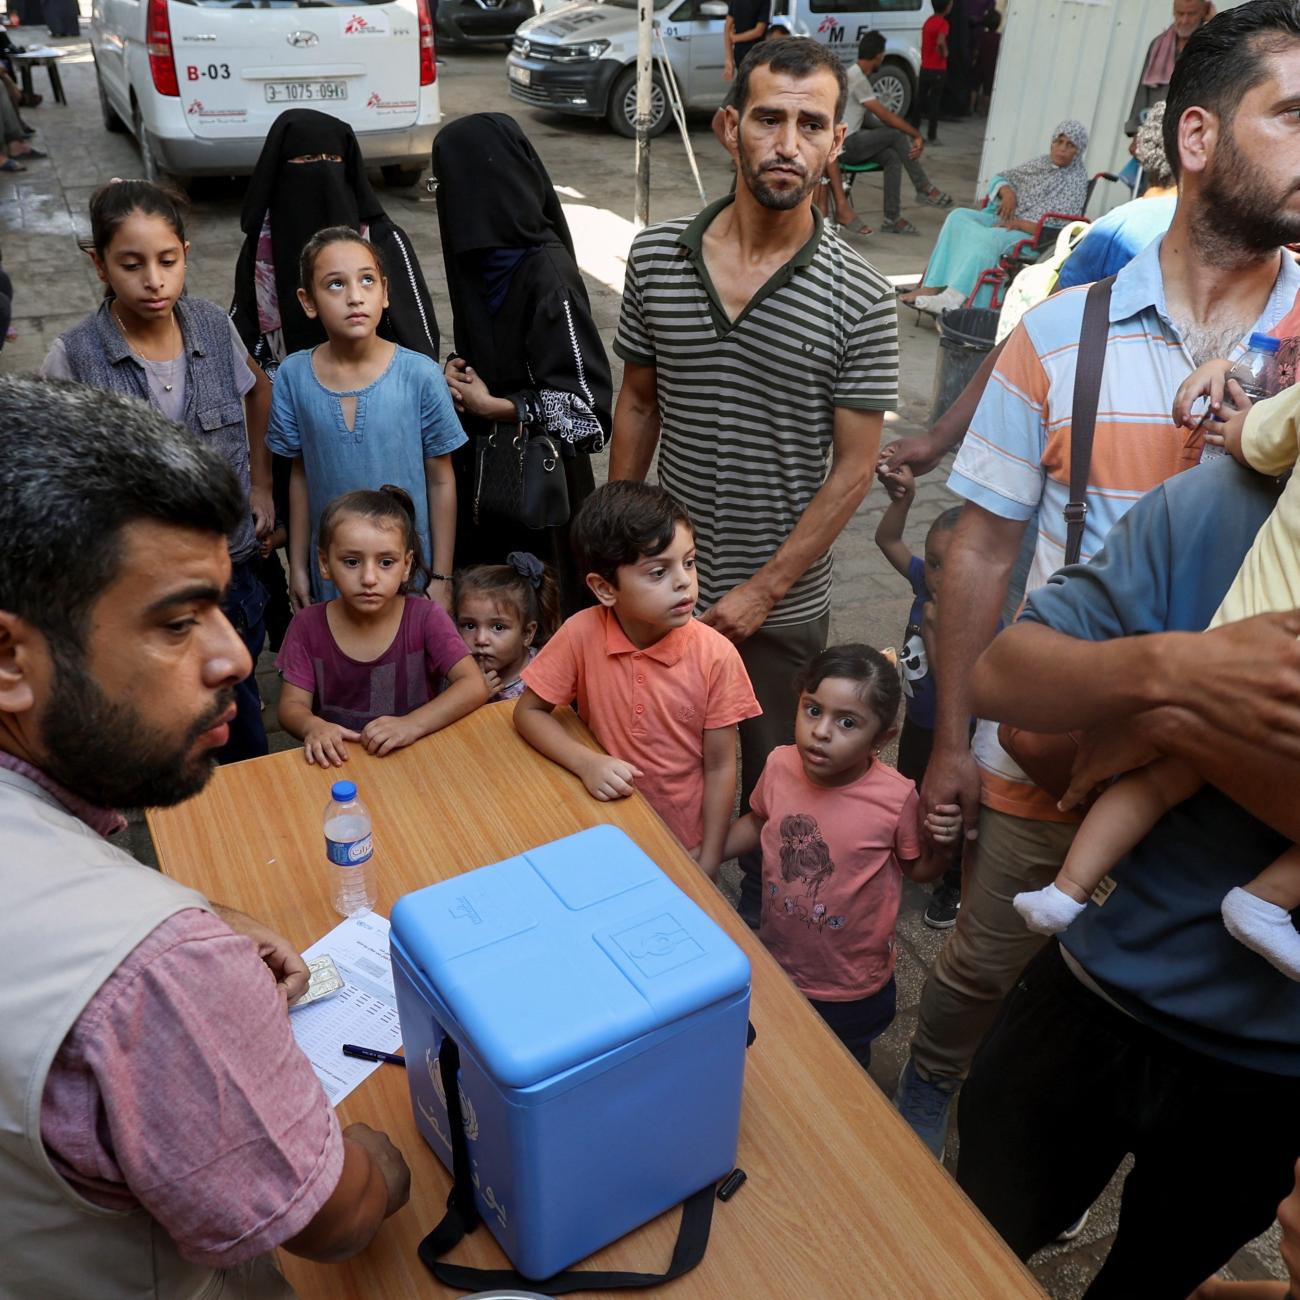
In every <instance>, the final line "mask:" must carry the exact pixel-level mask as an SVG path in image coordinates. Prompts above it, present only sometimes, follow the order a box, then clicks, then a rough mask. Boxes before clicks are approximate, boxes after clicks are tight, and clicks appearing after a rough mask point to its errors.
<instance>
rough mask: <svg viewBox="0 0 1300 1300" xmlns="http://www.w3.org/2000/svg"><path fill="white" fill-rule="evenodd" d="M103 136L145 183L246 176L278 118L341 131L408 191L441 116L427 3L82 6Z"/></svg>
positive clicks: (244, 0) (302, 0) (146, 1)
mask: <svg viewBox="0 0 1300 1300" xmlns="http://www.w3.org/2000/svg"><path fill="white" fill-rule="evenodd" d="M90 40H91V51H92V54H93V56H94V60H95V79H96V81H97V83H98V86H99V105H100V111H101V113H102V115H103V119H104V125H105V127H107V128H108V129H109V130H110V131H121V130H129V131H131V132H132V134H133V135H134V136H135V138H136V141H137V143H138V144H139V146H140V160H141V165H142V168H143V171H144V174H145V176H147V177H149V178H151V179H153V178H156V177H158V176H160V175H162V174H163V173H167V174H170V175H172V176H175V177H181V178H183V177H188V176H230V175H239V174H241V173H247V172H250V171H251V170H252V168H253V164H254V163H255V162H256V161H257V156H258V154H259V152H260V151H261V148H262V141H263V140H264V139H265V138H266V132H267V130H268V128H269V127H270V125H271V123H272V122H274V121H275V119H276V118H277V117H278V116H279V115H280V114H281V113H282V112H283V111H284V110H285V109H286V108H301V107H313V108H320V109H322V110H324V111H326V112H328V113H331V114H332V115H334V116H335V117H339V118H341V119H343V120H344V121H346V122H347V123H348V124H349V125H350V126H351V127H352V129H353V130H354V131H355V132H356V134H357V139H358V141H360V144H361V150H362V153H363V154H364V155H365V157H366V160H367V161H368V162H370V163H372V164H374V165H376V166H379V167H380V168H382V170H383V174H384V179H385V180H386V181H387V182H388V184H390V185H413V184H415V182H416V181H417V180H418V179H419V176H420V173H421V171H422V170H423V169H424V167H425V166H426V165H427V163H428V160H429V150H430V148H431V146H432V144H433V136H434V132H435V131H436V129H437V125H438V121H439V118H440V116H441V114H440V112H439V106H438V84H437V65H436V61H435V56H434V35H433V15H432V10H431V6H430V0H276V3H275V6H274V8H271V7H267V8H256V9H255V8H252V7H250V6H249V4H248V0H93V8H92V11H91V38H90Z"/></svg>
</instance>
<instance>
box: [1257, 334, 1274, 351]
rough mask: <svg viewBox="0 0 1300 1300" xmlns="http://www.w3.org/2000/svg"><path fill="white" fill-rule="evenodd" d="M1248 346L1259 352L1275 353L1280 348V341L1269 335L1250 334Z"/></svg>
mask: <svg viewBox="0 0 1300 1300" xmlns="http://www.w3.org/2000/svg"><path fill="white" fill-rule="evenodd" d="M1250 346H1251V347H1252V348H1255V349H1256V350H1257V351H1259V352H1276V351H1277V350H1278V348H1280V347H1281V346H1282V340H1281V339H1275V338H1274V337H1273V336H1272V335H1271V334H1252V335H1251V336H1250Z"/></svg>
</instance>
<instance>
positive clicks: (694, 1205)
mask: <svg viewBox="0 0 1300 1300" xmlns="http://www.w3.org/2000/svg"><path fill="white" fill-rule="evenodd" d="M459 1069H460V1050H459V1048H457V1046H456V1044H455V1042H454V1041H453V1040H452V1038H451V1037H450V1035H448V1036H445V1037H444V1038H443V1040H442V1046H441V1047H440V1048H439V1050H438V1071H439V1074H440V1075H441V1077H442V1089H443V1095H444V1096H445V1097H446V1099H447V1125H448V1127H449V1128H450V1130H451V1158H452V1187H451V1193H450V1195H449V1196H448V1197H447V1213H446V1214H445V1215H444V1216H443V1219H442V1222H441V1223H440V1224H438V1226H437V1227H436V1228H434V1230H433V1231H432V1232H431V1233H429V1235H428V1236H427V1237H425V1239H424V1240H423V1241H422V1242H420V1247H419V1253H420V1259H421V1261H422V1262H423V1263H424V1266H425V1267H426V1268H427V1269H428V1270H429V1271H430V1272H431V1273H432V1274H433V1275H434V1277H436V1278H437V1279H438V1281H439V1282H442V1283H443V1284H444V1285H446V1286H453V1287H457V1288H459V1289H460V1290H463V1291H480V1290H487V1289H496V1288H504V1287H517V1288H520V1289H522V1290H525V1291H536V1292H539V1293H540V1294H542V1295H567V1294H568V1293H569V1292H570V1291H615V1290H630V1289H632V1288H635V1287H649V1286H658V1285H661V1284H662V1283H664V1282H671V1281H672V1280H673V1279H674V1278H677V1277H681V1275H682V1274H683V1273H689V1272H690V1271H691V1269H693V1268H694V1267H695V1266H696V1264H698V1263H699V1262H700V1260H702V1259H703V1258H704V1252H705V1249H706V1248H707V1247H708V1244H709V1229H710V1227H711V1226H712V1223H713V1190H714V1184H713V1183H710V1184H709V1185H708V1186H707V1187H701V1188H700V1190H699V1191H698V1192H696V1193H695V1194H694V1195H692V1196H688V1197H687V1198H686V1200H684V1201H683V1202H682V1225H681V1228H680V1229H679V1231H678V1233H677V1245H676V1246H675V1247H674V1248H673V1257H672V1261H671V1262H670V1263H669V1265H668V1269H667V1271H666V1272H663V1273H598V1272H579V1271H576V1270H574V1269H565V1270H564V1271H563V1272H562V1273H556V1274H555V1276H554V1277H549V1278H546V1279H545V1280H544V1281H540V1282H538V1281H534V1280H533V1279H532V1278H527V1277H524V1276H523V1275H522V1274H520V1273H517V1272H515V1270H514V1269H512V1268H468V1267H465V1266H464V1265H461V1264H443V1263H440V1262H439V1261H440V1260H441V1258H442V1256H443V1255H445V1254H446V1253H447V1252H448V1251H450V1250H452V1249H454V1248H455V1246H456V1245H457V1244H458V1243H459V1242H460V1240H461V1239H462V1238H463V1237H464V1236H465V1235H466V1234H467V1233H470V1232H473V1231H474V1229H475V1228H476V1227H477V1226H478V1224H479V1215H478V1210H477V1209H476V1208H475V1206H474V1187H473V1184H472V1182H471V1180H470V1161H469V1143H468V1142H466V1140H465V1125H464V1121H463V1117H462V1114H461V1108H460V1081H459V1079H458V1078H457V1077H456V1076H457V1071H458V1070H459Z"/></svg>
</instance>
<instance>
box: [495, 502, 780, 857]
mask: <svg viewBox="0 0 1300 1300" xmlns="http://www.w3.org/2000/svg"><path fill="white" fill-rule="evenodd" d="M571 536H572V540H573V548H574V550H575V552H576V553H577V557H578V563H579V565H580V566H581V570H582V571H583V572H585V573H586V579H587V586H588V587H590V588H591V591H592V593H593V595H595V597H596V599H597V600H598V601H599V602H600V603H599V604H598V605H596V606H595V607H594V608H592V609H584V610H583V611H582V612H581V613H578V614H575V615H574V616H573V617H572V618H570V619H568V620H567V621H566V622H565V623H564V625H563V626H562V627H561V628H560V630H559V631H558V632H557V633H556V634H555V635H554V636H553V637H552V638H551V639H550V640H549V641H548V642H547V643H546V645H545V646H544V647H543V649H542V650H541V652H540V653H539V654H538V656H537V658H536V659H534V660H533V662H532V663H531V664H529V666H528V667H527V668H526V669H524V671H523V673H522V678H523V682H524V685H525V687H526V688H527V689H526V690H525V691H524V693H523V695H521V696H520V697H519V702H518V704H516V705H515V727H516V728H517V729H518V731H519V734H520V735H521V736H523V738H524V739H525V740H527V741H528V743H529V744H530V745H532V746H533V748H534V749H537V750H540V751H541V752H542V753H543V754H545V755H546V756H547V757H548V758H551V759H553V760H554V761H555V762H557V763H559V764H560V766H561V767H566V768H568V770H569V771H570V772H572V773H573V774H574V776H576V777H578V778H579V779H580V780H581V781H582V783H583V785H585V786H586V787H587V791H588V793H589V794H591V795H592V796H593V797H594V798H597V799H602V800H608V799H624V798H626V797H627V796H628V795H630V794H631V793H632V791H633V789H634V788H635V789H638V790H640V791H641V793H642V794H644V795H645V797H646V798H647V799H648V800H649V801H650V804H651V806H652V807H653V808H654V810H655V811H656V812H657V813H658V814H659V816H660V817H662V818H663V819H664V821H665V822H666V823H667V825H668V829H669V830H671V831H672V832H673V834H674V835H676V836H677V838H678V839H679V840H680V841H681V842H682V844H683V845H684V846H685V847H686V849H687V850H688V851H689V852H690V854H691V856H692V857H693V858H694V859H695V860H696V861H697V862H698V863H699V864H700V866H701V867H702V868H703V870H704V871H705V872H706V873H707V874H708V875H709V876H710V877H711V878H716V876H717V874H718V867H719V866H720V864H721V862H722V846H723V843H724V841H725V840H726V836H727V826H728V824H729V822H730V821H731V810H732V806H733V804H734V803H735V798H736V724H737V723H739V722H741V721H743V720H744V719H746V718H754V717H757V716H758V715H759V713H760V712H761V711H762V710H761V709H760V708H759V706H758V701H757V700H756V699H755V698H754V691H753V688H752V687H751V686H750V684H749V677H748V675H747V674H746V672H745V667H744V665H743V664H742V663H741V661H740V655H739V653H738V652H737V650H736V647H735V646H734V645H732V644H731V642H730V641H728V640H727V639H726V637H724V636H723V635H722V634H721V633H719V632H715V631H714V630H713V628H711V627H707V626H706V625H705V624H703V623H700V622H697V621H696V619H695V602H696V599H697V596H698V593H699V582H698V579H697V576H696V572H695V533H694V530H693V529H692V527H691V521H690V517H689V516H688V515H687V513H686V511H685V510H683V509H682V507H681V506H680V505H678V504H677V502H676V501H674V500H673V498H672V497H671V496H669V495H668V493H667V492H665V491H664V490H663V488H660V487H655V486H652V485H651V484H649V483H631V482H622V481H620V482H614V483H606V484H605V485H604V486H603V487H601V488H598V489H597V490H596V491H595V492H594V493H593V494H592V495H591V496H590V497H588V498H587V500H586V501H585V502H584V503H583V505H582V508H581V509H580V510H579V511H578V513H577V515H576V516H575V518H574V520H573V527H572V531H571ZM575 701H576V704H577V709H578V716H579V717H580V718H581V719H582V720H583V722H585V723H586V724H587V726H588V727H590V728H591V731H592V734H593V735H594V736H595V737H596V739H597V740H598V741H599V742H600V744H601V746H602V747H603V748H604V750H605V752H604V753H603V754H602V753H597V752H596V751H594V750H591V749H588V748H587V747H586V746H585V745H583V744H580V743H579V742H578V741H576V740H574V739H573V737H572V736H570V735H569V733H568V732H566V731H565V730H564V728H563V727H562V726H561V725H560V723H559V720H558V719H557V718H555V717H554V716H553V715H552V711H553V710H554V709H555V708H556V707H557V706H562V705H566V704H571V703H574V702H575Z"/></svg>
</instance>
